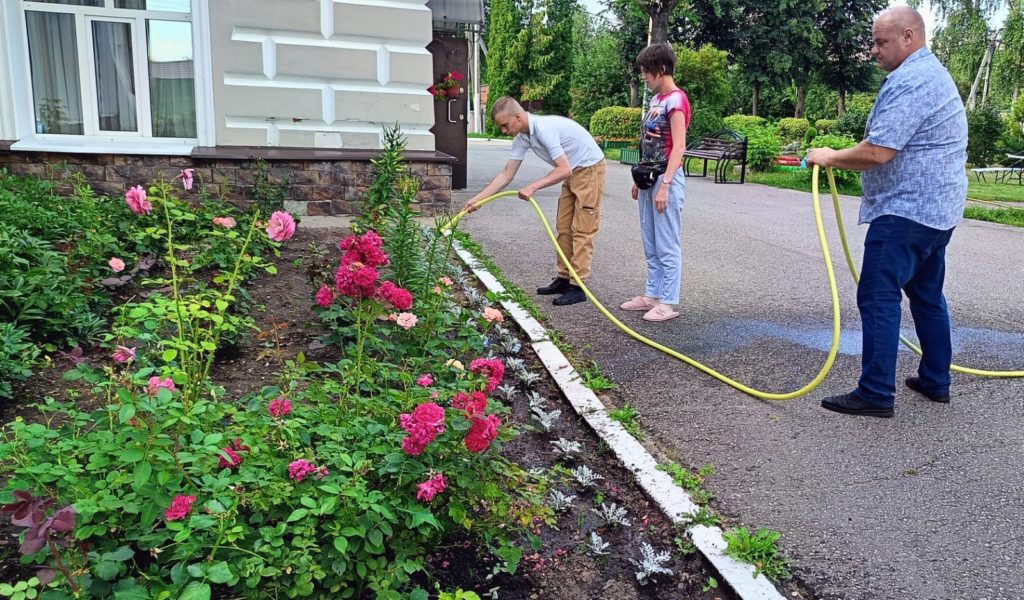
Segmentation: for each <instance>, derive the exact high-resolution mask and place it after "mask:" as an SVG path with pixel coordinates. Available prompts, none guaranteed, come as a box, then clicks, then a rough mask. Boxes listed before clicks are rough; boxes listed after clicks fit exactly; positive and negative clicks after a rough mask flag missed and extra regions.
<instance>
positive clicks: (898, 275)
mask: <svg viewBox="0 0 1024 600" xmlns="http://www.w3.org/2000/svg"><path fill="white" fill-rule="evenodd" d="M952 235H953V229H950V230H948V231H941V230H939V229H932V228H931V227H926V226H924V225H921V224H919V223H915V222H914V221H911V220H909V219H904V218H902V217H896V216H893V215H886V216H882V217H878V218H877V219H875V220H874V221H872V222H871V225H870V226H869V227H868V234H867V237H866V239H865V240H864V264H863V266H862V267H861V275H860V284H859V285H858V286H857V308H859V309H860V320H861V324H862V327H863V332H864V347H863V359H862V362H861V376H860V381H859V382H858V384H857V390H856V391H855V392H854V393H855V394H856V395H857V396H858V397H859V398H861V399H862V400H864V401H866V402H870V403H872V404H876V405H878V406H886V407H889V406H892V405H893V402H894V400H895V395H896V352H897V350H898V349H899V336H900V317H901V316H902V312H901V309H900V302H901V300H902V299H903V298H902V295H901V294H900V290H903V291H904V292H906V293H907V298H908V299H909V300H910V314H911V315H912V316H913V317H914V327H915V329H916V330H917V338H918V340H919V341H920V344H921V348H922V350H923V356H922V357H921V364H920V366H919V367H918V371H917V373H918V376H919V377H920V378H921V384H922V386H924V388H925V391H927V392H928V393H929V394H935V395H941V394H947V393H949V380H950V377H949V364H950V362H951V361H952V358H953V356H952V355H953V349H952V342H951V340H950V325H949V310H948V309H947V308H946V298H945V297H944V296H943V295H942V284H943V281H944V280H945V277H946V245H948V244H949V238H950V237H951V236H952Z"/></svg>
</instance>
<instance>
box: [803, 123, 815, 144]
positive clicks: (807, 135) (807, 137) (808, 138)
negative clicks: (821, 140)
mask: <svg viewBox="0 0 1024 600" xmlns="http://www.w3.org/2000/svg"><path fill="white" fill-rule="evenodd" d="M817 135H818V130H817V129H815V128H814V127H808V128H807V131H804V142H803V147H804V148H809V147H810V145H811V142H813V141H814V138H815V137H817Z"/></svg>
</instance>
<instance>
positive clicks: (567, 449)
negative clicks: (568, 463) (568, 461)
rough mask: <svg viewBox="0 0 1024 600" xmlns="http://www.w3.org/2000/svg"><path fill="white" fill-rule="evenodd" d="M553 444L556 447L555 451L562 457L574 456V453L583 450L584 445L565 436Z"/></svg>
mask: <svg viewBox="0 0 1024 600" xmlns="http://www.w3.org/2000/svg"><path fill="white" fill-rule="evenodd" d="M551 445H552V446H554V447H555V452H556V453H557V454H558V455H559V456H562V457H565V458H572V457H573V456H574V455H576V454H579V453H580V451H581V450H583V445H582V444H580V443H579V442H577V441H576V440H567V439H565V438H558V439H557V440H555V441H553V442H551Z"/></svg>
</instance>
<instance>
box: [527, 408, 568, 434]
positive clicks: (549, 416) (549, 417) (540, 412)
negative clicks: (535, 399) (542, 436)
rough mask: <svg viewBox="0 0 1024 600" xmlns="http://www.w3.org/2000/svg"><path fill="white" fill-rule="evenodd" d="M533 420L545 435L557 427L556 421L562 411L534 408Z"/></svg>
mask: <svg viewBox="0 0 1024 600" xmlns="http://www.w3.org/2000/svg"><path fill="white" fill-rule="evenodd" d="M531 412H532V413H533V419H534V420H535V421H537V423H538V424H539V425H540V426H541V428H542V429H543V430H544V431H545V432H546V433H551V430H552V429H554V428H555V426H556V425H558V419H559V418H560V417H561V416H562V411H560V410H551V411H547V410H544V409H543V408H536V407H535V408H534V409H533V410H532V411H531Z"/></svg>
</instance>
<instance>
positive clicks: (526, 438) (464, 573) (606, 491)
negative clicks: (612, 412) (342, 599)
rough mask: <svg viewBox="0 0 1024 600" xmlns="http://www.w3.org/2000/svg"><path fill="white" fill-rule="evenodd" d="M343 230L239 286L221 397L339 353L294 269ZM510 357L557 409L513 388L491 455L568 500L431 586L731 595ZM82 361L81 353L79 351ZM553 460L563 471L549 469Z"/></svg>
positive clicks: (57, 389) (40, 387)
mask: <svg viewBox="0 0 1024 600" xmlns="http://www.w3.org/2000/svg"><path fill="white" fill-rule="evenodd" d="M344 233H345V231H343V230H341V229H337V228H335V229H317V228H312V227H304V226H300V228H299V230H298V232H297V234H296V236H295V237H294V238H293V239H292V240H291V242H290V243H289V244H288V245H286V246H285V247H284V248H283V249H282V256H281V257H280V258H278V259H276V260H275V261H274V262H275V264H276V266H277V269H278V273H277V275H273V276H271V275H261V276H260V277H259V278H257V279H256V280H255V281H253V282H251V283H250V285H249V286H248V289H249V291H250V296H251V301H252V302H253V304H254V305H255V307H256V309H255V312H254V317H255V319H256V322H257V325H258V326H259V327H260V329H261V331H260V332H259V333H254V334H253V335H251V336H250V337H249V339H248V341H247V343H245V344H242V346H241V347H240V348H236V349H234V350H232V351H229V352H225V353H223V355H222V356H220V357H219V358H220V359H219V360H218V362H217V363H216V365H215V367H214V371H213V373H212V377H213V379H214V380H215V382H216V383H217V384H218V385H222V386H224V387H225V388H226V390H227V396H228V397H232V398H236V397H240V396H241V395H242V394H244V393H245V392H248V391H251V390H253V389H258V388H259V387H260V386H262V385H269V384H271V383H272V382H273V379H272V378H273V377H274V365H276V364H280V362H281V361H282V360H287V359H292V358H294V357H295V356H296V355H297V354H299V353H300V352H301V353H303V354H305V356H306V359H307V360H312V361H316V362H319V363H321V364H324V363H329V362H332V361H335V360H337V359H338V358H340V351H339V349H337V348H336V347H332V346H325V345H324V344H322V343H321V342H320V341H319V337H320V336H321V334H322V333H323V332H324V331H323V329H322V328H321V327H320V324H319V321H318V318H317V316H316V315H315V313H314V312H313V310H312V303H313V294H314V291H315V290H314V289H313V287H312V285H311V284H310V283H309V281H308V278H307V274H306V273H307V270H308V269H310V268H311V267H312V266H315V265H316V264H318V263H319V262H321V261H325V260H326V261H328V262H329V263H330V262H336V260H337V257H338V256H337V249H336V244H337V241H338V240H339V239H341V237H342V235H343V234H344ZM506 325H511V324H510V323H507V324H506ZM93 352H94V356H95V351H93ZM519 356H520V357H521V358H523V359H524V360H526V362H527V364H528V365H529V368H530V370H531V371H532V372H534V373H538V374H541V375H543V378H542V379H541V380H540V382H539V383H537V384H535V385H534V388H533V389H534V391H537V392H538V393H540V394H541V395H542V396H544V397H545V398H547V400H548V405H547V408H548V410H561V411H562V418H561V419H560V420H559V421H558V423H557V425H556V426H555V428H554V430H553V431H551V432H542V431H539V430H536V429H535V428H534V427H533V426H532V425H531V418H530V408H529V405H528V401H527V398H526V397H525V395H524V394H523V393H518V394H516V395H515V396H514V397H513V400H512V403H511V404H512V406H511V420H512V421H513V423H515V424H516V425H517V426H518V427H519V428H520V429H521V431H522V434H521V435H519V436H518V437H517V438H516V439H514V440H513V441H511V442H509V443H506V444H505V445H504V446H503V448H502V452H503V454H504V455H505V456H506V457H507V458H509V459H510V460H512V461H514V462H516V463H517V464H519V465H521V466H523V467H524V468H525V469H534V468H537V469H543V470H544V471H545V472H546V473H548V474H549V476H550V477H551V478H552V480H553V482H552V488H557V489H559V490H561V491H562V492H565V493H567V494H574V495H576V499H575V501H574V506H573V507H572V508H571V509H570V510H568V511H566V512H563V513H559V517H558V520H557V523H556V524H555V526H549V525H546V524H537V525H536V526H535V527H534V530H533V531H534V534H535V535H537V536H538V537H539V539H540V541H541V549H540V550H538V551H536V552H534V551H532V550H531V549H530V548H529V547H526V548H525V549H524V556H523V559H522V561H521V563H520V567H519V569H518V571H517V573H516V574H515V575H508V574H500V575H496V576H493V577H489V575H490V574H491V572H492V567H493V564H492V563H490V562H488V560H487V559H486V558H482V557H483V556H484V554H483V553H480V552H478V551H477V549H476V548H475V547H473V546H472V545H471V544H468V543H466V542H465V541H462V540H451V541H450V542H449V543H448V544H445V545H442V546H439V547H438V549H437V551H436V552H435V553H434V554H433V555H432V556H431V557H430V559H429V563H428V564H429V566H428V571H429V573H430V575H431V576H432V577H433V578H434V579H435V580H436V581H437V582H439V584H440V586H441V589H444V590H455V589H457V588H462V589H465V590H474V591H476V592H477V593H479V594H481V596H482V597H485V598H486V597H488V596H487V595H486V592H488V591H490V590H491V589H493V588H498V592H497V596H496V597H500V598H502V599H503V600H504V599H534V598H558V599H564V600H577V599H579V600H584V599H592V598H614V599H616V600H628V599H632V598H697V599H707V600H711V599H723V600H726V599H732V598H736V596H735V595H734V594H733V593H732V592H731V591H730V590H728V589H723V588H722V587H719V588H717V589H709V590H708V591H702V588H703V587H705V586H706V583H707V582H708V580H709V578H710V577H717V574H716V573H715V571H714V569H713V568H712V567H710V565H709V564H708V563H707V562H706V561H705V560H704V559H703V557H702V556H700V555H699V554H697V553H692V552H691V553H688V554H684V553H682V552H680V551H679V550H678V549H676V547H675V543H676V540H677V539H681V538H685V535H684V534H683V532H682V531H681V530H679V529H678V528H675V527H673V526H672V524H671V523H670V521H669V520H668V519H667V518H666V517H665V516H664V515H663V514H662V513H661V512H660V511H659V510H658V508H657V507H656V506H655V505H654V504H653V503H652V502H650V500H649V499H648V498H647V497H646V496H645V495H644V494H643V492H642V491H641V490H640V489H639V488H638V487H637V486H636V485H635V484H634V482H633V478H632V476H631V475H630V474H629V473H628V472H627V471H626V470H625V469H623V468H622V467H621V465H620V464H619V463H618V461H617V460H616V459H615V458H614V457H613V456H612V454H611V453H610V451H608V449H607V448H604V447H603V444H602V443H601V442H600V441H599V440H598V439H597V437H596V436H595V435H594V434H593V433H592V432H591V431H590V430H589V429H588V428H587V427H586V425H585V424H584V423H583V422H582V421H581V420H580V419H579V418H577V417H576V415H575V413H573V411H572V408H571V407H570V406H569V404H568V403H567V402H566V401H565V400H564V398H563V397H562V395H561V392H560V391H559V390H558V388H557V386H556V385H555V384H554V382H553V381H552V380H551V379H550V378H549V377H547V374H546V372H544V371H543V367H542V366H541V365H540V362H539V361H538V360H537V359H536V357H535V356H533V354H532V351H531V350H530V348H529V346H528V345H525V344H524V346H523V349H522V350H520V352H519ZM86 358H87V359H89V358H90V356H89V353H88V352H87V353H86ZM68 366H69V364H68V363H67V362H60V361H58V362H56V363H54V364H53V365H52V366H50V367H48V368H42V369H39V370H38V372H37V374H36V375H35V376H33V377H32V379H30V380H29V381H28V382H26V383H25V385H22V386H21V387H20V388H19V389H18V391H17V393H16V398H17V401H16V402H14V403H11V404H9V405H6V406H0V419H3V422H4V423H7V422H9V421H11V420H13V419H14V418H16V417H21V418H23V419H25V420H28V421H38V420H40V414H39V413H38V412H37V411H36V410H35V409H34V408H33V404H34V403H35V402H36V401H39V400H41V399H42V398H44V397H45V396H53V397H57V398H61V397H62V396H63V395H64V393H65V392H66V391H67V390H69V389H73V388H74V386H75V385H77V384H75V383H69V382H65V381H64V380H63V379H62V374H63V372H64V371H65V370H66V369H67V368H68ZM612 403H615V402H612ZM558 438H565V439H567V440H576V441H578V442H580V443H581V444H582V446H583V451H582V452H581V454H580V455H579V456H578V457H576V458H575V459H574V460H572V461H564V460H563V462H561V463H559V458H558V456H557V455H556V453H555V452H554V448H553V447H552V445H551V443H550V442H551V441H554V440H556V439H558ZM558 464H561V465H562V467H563V468H562V469H555V470H554V471H551V470H550V469H551V467H553V466H555V465H558ZM581 464H586V465H587V466H588V467H590V468H591V469H592V470H594V471H595V472H597V473H599V474H601V475H602V476H603V477H604V480H603V481H602V482H601V483H600V485H599V487H598V490H599V491H600V494H601V495H603V498H599V499H603V501H604V502H605V503H612V502H614V503H616V504H618V505H619V506H623V507H625V508H626V509H627V510H628V518H629V520H630V521H631V525H630V526H628V527H619V528H617V529H609V528H607V527H599V525H600V524H601V519H600V518H599V517H598V516H597V515H596V514H595V513H594V512H592V511H591V510H590V509H593V508H595V507H598V506H599V505H600V502H596V503H595V494H596V491H595V490H590V491H585V490H582V489H581V488H580V487H579V486H578V485H575V482H574V481H571V475H567V471H566V469H568V468H570V467H573V466H578V465H581ZM595 529H596V530H597V531H598V532H599V533H600V534H601V535H602V537H603V538H604V541H606V542H609V543H610V547H609V549H608V551H609V554H608V555H607V556H601V557H594V556H591V555H590V554H589V553H588V552H587V551H586V548H585V546H586V541H587V540H588V539H589V536H590V532H591V531H594V530H595ZM21 531H22V529H21V528H15V527H12V526H11V525H10V524H9V523H8V521H7V519H4V520H3V521H2V522H0V581H6V582H14V581H17V580H19V579H22V578H27V577H29V576H31V574H32V573H31V571H29V570H27V569H25V568H24V567H22V566H21V565H20V563H19V562H18V553H17V547H18V539H17V535H18V533H20V532H21ZM643 542H647V543H650V544H651V545H652V546H653V547H654V549H655V550H656V551H666V550H671V551H672V561H671V563H670V564H668V565H667V566H668V567H669V568H671V569H672V571H673V575H672V576H660V577H658V578H657V580H656V581H657V583H651V584H648V585H646V586H640V585H638V584H637V582H636V578H635V577H634V572H635V570H636V569H635V568H634V566H633V564H632V563H630V562H629V560H628V559H630V558H632V559H639V556H640V545H641V544H642V543H643ZM720 586H721V584H720ZM783 593H785V594H786V595H787V596H790V597H796V598H806V597H808V596H807V595H805V593H804V592H802V591H797V588H795V587H790V589H786V590H784V591H783Z"/></svg>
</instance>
